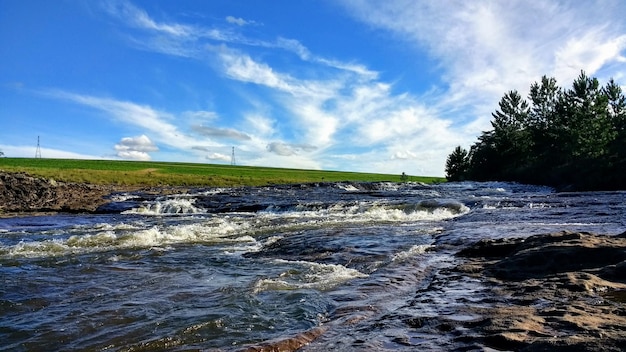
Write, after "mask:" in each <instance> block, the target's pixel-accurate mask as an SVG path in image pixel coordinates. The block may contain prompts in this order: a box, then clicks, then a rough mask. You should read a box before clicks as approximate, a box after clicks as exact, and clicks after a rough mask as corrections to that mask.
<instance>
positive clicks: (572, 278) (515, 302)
mask: <svg viewBox="0 0 626 352" xmlns="http://www.w3.org/2000/svg"><path fill="white" fill-rule="evenodd" d="M459 255H460V256H464V257H467V258H468V261H467V262H466V263H464V264H462V265H460V266H459V267H458V268H457V269H458V270H459V271H461V272H463V273H466V274H468V275H473V276H477V277H484V278H485V280H487V281H488V282H489V283H490V285H491V287H492V290H493V292H494V293H495V294H496V296H497V297H499V299H497V300H496V301H495V303H494V304H493V305H492V306H491V307H481V308H471V307H469V308H468V309H469V310H472V311H473V313H475V314H479V315H481V316H483V317H485V318H484V319H483V320H481V321H480V322H474V324H473V326H472V327H471V329H472V330H473V331H474V332H475V333H476V334H477V336H479V338H480V339H482V342H483V343H484V345H486V346H489V347H492V348H495V349H498V350H520V351H548V350H550V351H554V350H562V351H623V350H624V346H626V303H625V300H624V298H625V296H626V295H625V294H624V293H625V292H626V233H624V234H622V235H619V236H604V235H595V234H590V233H570V232H561V233H556V234H547V235H538V236H531V237H528V238H524V239H523V238H519V239H504V240H502V239H500V240H482V241H480V242H478V243H476V244H474V245H473V246H471V247H469V248H467V249H464V250H462V251H461V252H460V253H459Z"/></svg>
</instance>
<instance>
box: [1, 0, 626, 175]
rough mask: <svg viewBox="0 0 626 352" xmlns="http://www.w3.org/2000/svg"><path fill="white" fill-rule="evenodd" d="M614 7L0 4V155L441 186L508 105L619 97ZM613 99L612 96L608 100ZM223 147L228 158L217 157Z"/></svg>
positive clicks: (622, 61)
mask: <svg viewBox="0 0 626 352" xmlns="http://www.w3.org/2000/svg"><path fill="white" fill-rule="evenodd" d="M624 14H626V2H625V1H621V0H599V1H591V0H581V1H527V0H525V1H515V0H513V1H495V0H494V1H480V0H477V1H460V0H459V1H449V0H441V1H419V0H385V1H382V0H318V1H313V0H271V1H270V0H259V1H248V0H211V1H203V0H181V1H160V0H132V1H131V0H111V1H109V0H102V1H99V0H93V1H81V0H57V1H48V0H0V151H2V152H3V153H4V155H5V156H7V157H34V156H35V152H36V147H37V140H38V138H39V141H40V150H41V156H42V157H44V158H84V159H124V160H153V161H179V162H194V163H223V164H230V163H231V157H232V153H233V150H234V152H235V161H236V163H237V164H238V165H249V166H270V167H288V168H300V169H323V170H340V171H357V172H375V173H388V174H400V173H402V172H406V173H407V174H409V175H422V176H443V175H444V173H445V171H444V170H445V160H446V158H447V156H448V155H449V154H450V153H451V152H452V150H453V149H454V147H456V146H457V145H460V146H462V147H464V148H469V147H470V146H471V144H473V143H474V142H475V141H476V138H477V136H479V135H480V134H481V132H482V131H485V130H488V129H490V124H489V121H490V119H491V113H492V112H494V111H495V110H496V109H497V107H498V105H497V104H498V101H499V100H500V99H501V97H502V96H503V95H504V94H505V93H506V92H508V91H510V90H517V91H519V92H520V93H521V94H522V95H523V96H527V94H528V90H529V87H530V85H531V84H532V83H533V82H536V81H539V80H540V79H541V77H542V76H543V75H547V76H549V77H555V78H556V79H557V82H558V83H559V84H560V85H561V86H562V87H570V86H571V83H572V81H573V80H574V78H576V77H577V76H578V75H579V74H580V72H581V70H584V71H585V72H586V73H587V74H588V75H591V76H594V77H597V78H598V79H599V80H600V82H601V83H602V84H605V83H606V82H607V81H608V79H610V78H614V79H615V80H616V82H617V83H618V84H621V85H622V87H623V89H624V88H625V86H624V84H625V83H626V77H625V76H626V17H625V16H624ZM624 90H626V89H624ZM233 148H234V149H233Z"/></svg>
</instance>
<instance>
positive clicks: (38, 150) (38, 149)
mask: <svg viewBox="0 0 626 352" xmlns="http://www.w3.org/2000/svg"><path fill="white" fill-rule="evenodd" d="M35 159H41V147H39V136H37V149H35Z"/></svg>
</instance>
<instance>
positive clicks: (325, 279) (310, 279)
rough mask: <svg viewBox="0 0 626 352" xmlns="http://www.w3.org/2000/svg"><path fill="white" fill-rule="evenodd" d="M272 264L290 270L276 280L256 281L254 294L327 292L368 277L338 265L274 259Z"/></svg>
mask: <svg viewBox="0 0 626 352" xmlns="http://www.w3.org/2000/svg"><path fill="white" fill-rule="evenodd" d="M273 262H274V263H276V264H279V265H289V266H291V267H292V268H290V269H288V270H287V271H284V272H283V273H281V274H280V275H279V276H278V277H277V278H266V279H260V280H258V281H257V282H256V283H255V285H254V289H253V291H254V292H255V293H259V292H262V291H269V290H298V289H316V290H329V289H331V288H333V287H336V286H338V285H340V284H342V283H344V282H346V281H349V280H352V279H356V278H364V277H367V276H368V275H366V274H363V273H362V272H360V271H358V270H355V269H350V268H347V267H345V266H343V265H339V264H320V263H315V262H307V261H302V260H296V261H290V260H284V259H275V260H273Z"/></svg>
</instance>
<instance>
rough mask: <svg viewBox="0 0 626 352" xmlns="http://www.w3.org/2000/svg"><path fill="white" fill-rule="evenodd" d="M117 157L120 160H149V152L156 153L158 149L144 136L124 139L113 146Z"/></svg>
mask: <svg viewBox="0 0 626 352" xmlns="http://www.w3.org/2000/svg"><path fill="white" fill-rule="evenodd" d="M115 150H116V151H117V156H118V157H120V158H122V159H131V160H150V159H151V157H150V154H148V153H149V152H156V151H158V150H159V148H158V147H157V146H156V145H155V144H154V143H153V142H152V141H151V140H150V138H148V136H146V135H141V136H137V137H124V138H122V140H120V142H119V143H118V144H116V145H115Z"/></svg>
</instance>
